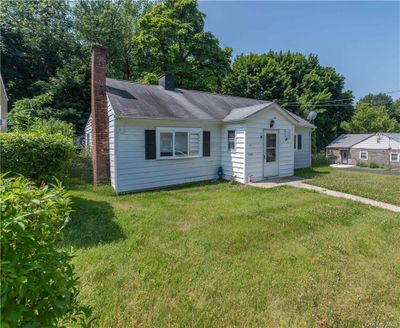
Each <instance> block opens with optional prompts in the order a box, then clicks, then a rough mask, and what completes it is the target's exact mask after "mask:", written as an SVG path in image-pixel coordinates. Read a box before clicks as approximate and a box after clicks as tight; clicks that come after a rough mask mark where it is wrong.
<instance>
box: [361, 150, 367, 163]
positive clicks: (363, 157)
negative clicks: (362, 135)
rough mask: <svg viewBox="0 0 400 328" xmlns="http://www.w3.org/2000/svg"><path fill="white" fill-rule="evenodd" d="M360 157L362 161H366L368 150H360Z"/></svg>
mask: <svg viewBox="0 0 400 328" xmlns="http://www.w3.org/2000/svg"><path fill="white" fill-rule="evenodd" d="M360 159H361V160H363V161H367V160H368V152H367V151H365V150H362V151H360Z"/></svg>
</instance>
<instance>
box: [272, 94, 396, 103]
mask: <svg viewBox="0 0 400 328" xmlns="http://www.w3.org/2000/svg"><path fill="white" fill-rule="evenodd" d="M399 92H400V90H394V91H387V92H380V93H384V94H392V93H399ZM364 97H366V96H361V97H352V98H343V99H335V100H326V101H319V102H315V103H300V102H289V103H285V101H277V102H278V103H282V104H283V105H282V106H284V107H296V106H324V107H327V106H328V107H340V106H343V107H344V106H349V105H350V104H335V102H343V101H353V100H355V99H361V98H364ZM384 104H386V103H374V105H384Z"/></svg>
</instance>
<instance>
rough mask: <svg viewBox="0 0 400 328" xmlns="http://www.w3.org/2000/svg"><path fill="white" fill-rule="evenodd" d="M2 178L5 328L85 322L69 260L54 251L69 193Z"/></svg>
mask: <svg viewBox="0 0 400 328" xmlns="http://www.w3.org/2000/svg"><path fill="white" fill-rule="evenodd" d="M0 177H1V181H0V192H1V195H2V198H1V208H2V215H1V221H0V222H1V223H0V224H1V232H2V233H1V236H0V240H1V266H2V270H1V285H2V288H1V299H2V301H1V314H2V315H1V326H2V327H50V326H56V325H57V324H59V323H60V321H65V320H66V318H67V320H76V318H79V315H82V318H84V315H85V314H87V313H86V310H85V308H82V307H81V306H80V305H79V304H78V303H77V301H76V296H77V293H78V292H77V279H76V278H75V276H74V273H73V267H72V266H71V264H69V260H70V258H71V256H70V254H69V253H67V252H65V251H61V250H59V249H57V248H56V246H55V245H56V242H58V241H59V240H60V239H61V238H62V228H63V226H64V225H65V223H66V222H67V220H68V218H69V214H70V212H71V208H70V200H69V198H68V196H67V195H66V192H65V190H64V189H63V188H62V187H60V186H52V187H49V186H44V187H40V188H39V187H36V186H35V185H34V184H33V183H32V182H29V181H28V180H27V179H25V178H23V177H18V178H6V177H4V175H3V176H0Z"/></svg>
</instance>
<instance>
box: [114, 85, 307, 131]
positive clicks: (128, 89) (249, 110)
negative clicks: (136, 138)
mask: <svg viewBox="0 0 400 328" xmlns="http://www.w3.org/2000/svg"><path fill="white" fill-rule="evenodd" d="M106 92H107V96H108V99H109V101H110V103H111V105H112V107H113V109H114V112H115V114H116V115H117V116H134V117H140V118H165V119H181V120H210V121H220V122H222V121H225V122H226V121H235V120H242V119H245V118H246V117H248V116H250V115H252V114H254V113H256V112H257V111H259V110H262V109H264V108H266V107H268V106H269V105H271V104H272V102H271V101H266V100H258V99H252V98H243V97H234V96H227V95H220V94H215V93H210V92H203V91H194V90H185V89H179V88H176V89H175V90H173V91H170V90H165V89H164V88H162V87H161V86H158V85H145V84H139V83H133V82H129V81H121V80H115V79H110V78H107V80H106ZM285 111H286V110H285ZM286 112H287V113H288V114H289V115H290V116H291V117H293V118H294V120H295V121H297V122H298V124H297V126H304V127H310V128H312V127H314V126H313V125H312V124H310V123H309V122H307V121H306V120H304V119H302V118H301V117H299V116H297V115H295V114H293V113H291V112H289V111H286Z"/></svg>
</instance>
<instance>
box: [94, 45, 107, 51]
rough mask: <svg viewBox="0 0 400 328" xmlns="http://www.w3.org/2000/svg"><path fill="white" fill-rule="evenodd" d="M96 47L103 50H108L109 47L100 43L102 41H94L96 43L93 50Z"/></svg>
mask: <svg viewBox="0 0 400 328" xmlns="http://www.w3.org/2000/svg"><path fill="white" fill-rule="evenodd" d="M94 48H97V49H101V50H107V47H106V46H103V45H102V44H100V43H94V44H92V49H91V50H92V51H93V49H94Z"/></svg>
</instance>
